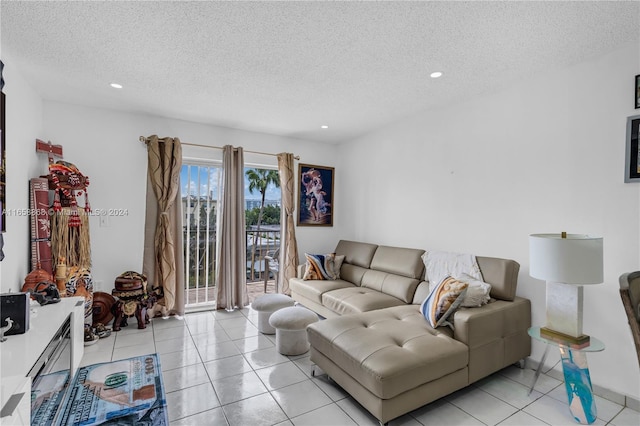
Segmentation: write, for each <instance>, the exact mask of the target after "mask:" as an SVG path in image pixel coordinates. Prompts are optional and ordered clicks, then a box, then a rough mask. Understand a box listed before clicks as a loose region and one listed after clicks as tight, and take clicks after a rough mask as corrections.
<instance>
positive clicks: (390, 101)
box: [0, 1, 640, 143]
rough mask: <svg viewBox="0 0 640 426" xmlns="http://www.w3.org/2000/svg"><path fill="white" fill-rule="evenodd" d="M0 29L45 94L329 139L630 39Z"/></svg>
mask: <svg viewBox="0 0 640 426" xmlns="http://www.w3.org/2000/svg"><path fill="white" fill-rule="evenodd" d="M0 19H1V25H2V26H1V39H0V41H1V47H2V50H3V51H7V52H8V53H9V55H10V57H11V58H14V59H15V60H16V64H17V66H18V67H19V69H20V71H21V72H22V73H23V75H24V76H25V78H26V79H27V81H29V83H30V84H31V85H32V86H33V88H34V89H35V90H37V91H38V92H39V93H40V94H41V96H42V97H43V98H44V99H53V100H60V101H65V102H71V103H77V104H83V105H91V106H101V107H107V108H116V109H120V110H126V111H138V112H145V113H149V114H156V115H161V116H166V117H173V118H179V119H184V120H189V121H194V122H202V123H209V124H214V125H218V126H226V127H232V128H238V129H245V130H252V131H259V132H266V133H271V134H277V135H284V136H292V137H298V138H303V139H308V140H316V141H323V142H330V143H337V142H340V141H343V140H348V139H351V138H353V137H356V136H359V135H362V134H364V133H367V132H369V131H371V130H373V129H375V128H377V127H379V126H382V125H384V124H387V123H389V122H392V121H394V120H397V119H399V118H401V117H403V116H406V115H408V114H411V113H414V112H417V111H419V110H422V109H425V108H432V107H437V106H441V105H446V104H450V103H453V102H457V101H460V100H462V99H465V98H468V97H472V96H477V95H480V94H483V93H488V92H491V91H495V90H499V89H500V88H503V87H506V86H508V85H510V84H514V83H516V82H518V81H525V80H526V79H528V78H531V77H532V76H534V75H535V74H538V73H544V72H552V71H553V70H554V69H558V68H561V67H564V66H567V65H569V64H572V63H576V62H580V61H583V60H585V59H587V58H589V57H593V56H596V55H599V54H602V53H603V52H606V51H608V50H611V49H613V48H616V47H618V46H621V45H622V44H625V43H629V42H636V43H638V41H639V32H640V3H638V2H557V1H554V2H161V1H143V2H119V1H118V2H90V1H84V2H7V1H2V2H1V4H0ZM639 46H640V43H639ZM436 70H439V71H443V72H444V76H443V77H441V78H440V79H431V78H429V73H430V72H432V71H436ZM110 82H118V83H121V84H122V85H123V86H124V89H122V90H115V89H112V88H110V87H109V83H110ZM8 85H10V82H7V86H8ZM321 125H328V126H329V129H326V130H322V129H320V126H321Z"/></svg>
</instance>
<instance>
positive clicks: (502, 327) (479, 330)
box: [454, 297, 531, 383]
mask: <svg viewBox="0 0 640 426" xmlns="http://www.w3.org/2000/svg"><path fill="white" fill-rule="evenodd" d="M530 326H531V302H530V301H529V300H528V299H523V298H521V297H515V299H514V300H513V301H512V302H508V301H505V300H496V301H493V302H491V303H489V304H488V305H485V306H482V307H480V308H468V309H461V310H459V311H458V312H456V313H455V315H454V327H455V330H454V338H455V339H456V340H458V341H460V342H462V343H465V344H466V345H467V346H468V347H469V383H473V382H475V381H477V380H480V379H482V378H483V377H486V376H488V375H489V374H492V373H494V372H496V371H498V370H501V369H503V368H505V367H507V366H509V365H511V364H513V363H515V362H517V361H518V360H521V359H524V358H526V357H528V356H529V355H531V337H529V334H528V333H527V330H528V329H529V327H530Z"/></svg>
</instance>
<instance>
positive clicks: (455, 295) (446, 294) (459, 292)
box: [420, 277, 469, 328]
mask: <svg viewBox="0 0 640 426" xmlns="http://www.w3.org/2000/svg"><path fill="white" fill-rule="evenodd" d="M468 287H469V284H467V283H465V282H462V281H459V280H457V279H455V278H453V277H445V278H444V279H443V280H442V281H440V283H439V284H438V285H437V286H435V287H434V289H433V290H432V291H431V293H429V296H427V298H426V299H424V302H422V305H421V306H420V312H422V315H424V317H425V318H426V319H427V320H428V321H429V324H431V327H433V328H436V327H440V326H441V325H448V326H449V327H451V328H453V324H451V323H450V322H449V321H447V319H448V318H449V317H450V316H451V315H452V314H453V313H454V312H455V311H456V310H457V309H458V307H459V306H460V304H461V303H462V301H463V300H464V296H465V294H466V293H467V288H468Z"/></svg>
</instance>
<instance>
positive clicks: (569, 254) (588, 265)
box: [529, 232, 603, 344]
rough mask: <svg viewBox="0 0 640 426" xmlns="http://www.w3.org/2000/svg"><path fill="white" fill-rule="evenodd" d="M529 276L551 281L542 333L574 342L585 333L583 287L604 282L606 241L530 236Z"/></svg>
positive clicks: (575, 236)
mask: <svg viewBox="0 0 640 426" xmlns="http://www.w3.org/2000/svg"><path fill="white" fill-rule="evenodd" d="M529 263H530V265H529V275H531V276H532V277H533V278H538V279H541V280H545V281H546V282H547V297H546V299H547V324H546V326H545V327H543V328H542V329H541V331H540V334H541V335H543V334H546V335H547V336H549V337H556V338H560V339H564V340H566V341H569V342H572V343H577V344H581V343H586V342H588V341H589V336H587V335H585V334H583V333H582V297H583V296H582V286H583V285H587V284H601V283H602V282H603V266H602V264H603V260H602V238H601V237H591V236H589V235H581V234H567V233H565V232H563V233H561V234H532V235H530V236H529Z"/></svg>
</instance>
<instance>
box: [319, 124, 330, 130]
mask: <svg viewBox="0 0 640 426" xmlns="http://www.w3.org/2000/svg"><path fill="white" fill-rule="evenodd" d="M320 128H321V129H328V128H329V126H327V125H324V126H320Z"/></svg>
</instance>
